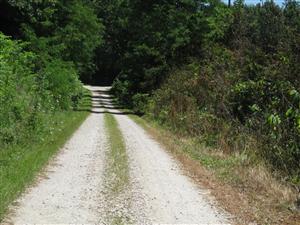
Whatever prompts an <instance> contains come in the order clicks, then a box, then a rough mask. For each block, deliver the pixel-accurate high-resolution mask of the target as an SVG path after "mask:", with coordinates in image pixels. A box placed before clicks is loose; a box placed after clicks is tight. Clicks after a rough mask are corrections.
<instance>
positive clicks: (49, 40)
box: [0, 0, 103, 148]
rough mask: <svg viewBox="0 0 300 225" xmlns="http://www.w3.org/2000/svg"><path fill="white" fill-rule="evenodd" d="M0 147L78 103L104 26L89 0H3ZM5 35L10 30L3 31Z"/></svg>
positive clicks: (33, 134) (36, 131) (0, 8)
mask: <svg viewBox="0 0 300 225" xmlns="http://www.w3.org/2000/svg"><path fill="white" fill-rule="evenodd" d="M0 20H1V27H0V31H2V32H4V34H3V33H0V121H1V122H0V148H2V147H5V146H10V145H13V144H19V143H22V142H24V141H28V139H32V138H33V139H34V138H36V136H38V134H39V133H40V132H42V131H43V130H44V129H47V130H49V127H45V126H44V125H45V124H48V123H46V122H45V121H46V120H51V118H52V115H53V114H55V112H57V111H68V110H70V109H72V108H74V107H76V105H77V103H78V100H79V99H80V98H81V96H82V95H83V89H82V84H81V82H80V81H79V77H83V76H85V75H87V74H90V73H92V71H93V70H94V65H93V57H94V54H95V53H94V50H95V49H96V47H98V46H99V45H101V43H102V32H103V25H102V24H101V21H100V19H98V18H97V15H96V14H95V12H94V7H93V6H92V4H89V3H88V2H85V1H77V0H74V1H67V2H65V1H0ZM5 35H9V36H10V37H8V36H5Z"/></svg>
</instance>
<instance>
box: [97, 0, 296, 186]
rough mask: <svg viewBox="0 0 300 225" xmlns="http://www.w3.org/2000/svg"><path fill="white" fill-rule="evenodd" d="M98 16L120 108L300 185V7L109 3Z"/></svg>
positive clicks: (290, 2)
mask: <svg viewBox="0 0 300 225" xmlns="http://www.w3.org/2000/svg"><path fill="white" fill-rule="evenodd" d="M99 12H101V13H100V14H101V15H102V16H103V17H102V18H103V23H104V24H105V27H106V33H105V35H104V42H105V45H103V49H102V50H101V51H100V55H101V56H102V58H103V57H104V58H105V59H106V67H107V66H110V68H112V69H111V71H113V73H114V74H117V78H116V79H115V81H114V83H113V91H114V93H115V94H116V96H117V97H118V99H119V101H120V102H121V103H123V104H126V105H127V106H129V107H131V108H133V109H134V110H135V111H136V112H138V113H146V114H149V115H150V116H152V117H153V118H154V119H156V120H158V121H160V122H161V123H163V124H165V125H168V126H169V127H171V128H172V129H173V130H175V131H176V132H180V133H183V134H187V135H192V136H196V137H199V138H200V139H201V140H202V141H204V142H206V143H207V144H208V145H210V146H214V147H216V148H221V149H223V150H225V151H227V152H236V151H239V152H241V151H243V152H246V153H248V154H249V155H256V156H258V157H259V158H262V159H265V162H267V164H268V165H270V166H271V168H273V169H274V170H276V171H279V172H280V173H281V175H283V176H284V177H286V178H288V180H289V181H291V182H293V183H295V184H299V182H300V176H299V175H300V166H299V162H300V78H299V74H300V5H299V2H297V1H294V0H287V1H286V2H285V4H284V5H283V6H279V5H277V4H275V3H274V2H273V1H266V2H264V3H260V4H257V5H245V4H244V2H243V1H239V0H238V1H235V2H234V5H233V6H232V7H228V6H227V5H225V4H224V3H222V2H220V1H197V0H178V1H171V0H165V1H137V0H130V1H122V0H115V1H101V7H100V11H99ZM99 67H101V65H99Z"/></svg>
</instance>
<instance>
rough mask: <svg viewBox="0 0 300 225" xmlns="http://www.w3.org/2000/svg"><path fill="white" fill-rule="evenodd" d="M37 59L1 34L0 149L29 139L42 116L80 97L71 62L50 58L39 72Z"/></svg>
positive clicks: (70, 106)
mask: <svg viewBox="0 0 300 225" xmlns="http://www.w3.org/2000/svg"><path fill="white" fill-rule="evenodd" d="M37 59H38V56H37V55H35V54H33V53H32V52H28V51H25V50H24V43H21V42H17V41H12V40H10V39H9V38H8V37H6V36H4V35H3V34H1V33H0V147H1V146H3V145H9V144H16V143H19V142H21V141H22V140H26V139H31V138H32V137H33V136H34V135H32V132H38V131H39V130H40V129H42V127H43V124H44V123H43V119H46V117H45V116H44V115H46V114H47V113H50V112H53V111H54V110H56V111H59V110H69V109H71V108H72V106H75V105H76V103H77V101H78V98H80V95H81V93H82V85H81V83H80V82H79V80H78V75H77V73H76V70H75V69H74V67H73V66H72V64H71V63H67V62H63V61H61V60H54V59H53V60H51V61H50V62H48V63H46V65H45V67H43V68H41V69H38V68H39V67H40V66H37V65H36V64H35V63H36V61H37ZM37 69H38V70H37Z"/></svg>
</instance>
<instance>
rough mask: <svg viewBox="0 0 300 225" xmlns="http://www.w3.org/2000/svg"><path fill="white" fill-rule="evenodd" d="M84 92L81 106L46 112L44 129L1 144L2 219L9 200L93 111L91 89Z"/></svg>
mask: <svg viewBox="0 0 300 225" xmlns="http://www.w3.org/2000/svg"><path fill="white" fill-rule="evenodd" d="M84 93H85V94H84V96H85V97H83V98H82V99H80V100H79V105H78V107H77V110H67V111H62V112H55V113H51V114H49V113H48V114H44V115H43V117H44V118H45V119H44V120H43V122H44V124H43V125H44V127H45V129H43V131H42V132H38V133H37V132H36V133H34V132H32V133H31V136H32V138H30V139H27V140H23V141H22V142H20V143H18V144H15V145H9V146H6V147H5V148H1V151H0V221H1V220H2V219H3V216H4V213H5V212H6V211H7V209H8V206H9V204H11V203H12V202H13V201H14V200H15V199H16V198H17V197H18V196H19V195H20V194H21V193H22V192H23V191H24V190H25V188H26V187H27V186H28V185H30V184H32V182H33V181H34V179H35V177H36V175H37V174H38V172H39V171H41V169H42V168H44V167H45V165H46V164H47V162H48V161H49V159H50V158H51V157H52V156H53V155H54V154H55V153H56V152H57V151H58V150H59V148H60V147H61V146H63V144H64V143H65V142H66V141H67V140H68V139H69V137H70V136H71V135H72V134H73V133H74V131H75V130H76V129H77V128H78V127H79V125H80V124H81V123H82V122H83V121H84V119H85V118H86V117H87V116H88V115H89V112H88V109H90V107H91V98H90V93H89V91H87V90H85V91H84Z"/></svg>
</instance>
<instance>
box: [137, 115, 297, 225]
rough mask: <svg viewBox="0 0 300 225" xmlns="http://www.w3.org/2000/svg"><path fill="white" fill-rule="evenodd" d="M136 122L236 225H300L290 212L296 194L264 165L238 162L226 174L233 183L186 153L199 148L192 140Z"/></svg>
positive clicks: (217, 153)
mask: <svg viewBox="0 0 300 225" xmlns="http://www.w3.org/2000/svg"><path fill="white" fill-rule="evenodd" d="M133 119H135V121H136V122H138V123H139V124H141V125H142V126H143V127H144V128H145V129H146V130H147V131H148V132H149V133H150V134H151V135H152V137H153V138H154V139H156V140H157V141H159V142H160V143H162V144H163V145H164V146H165V148H166V149H167V150H168V151H169V152H170V153H172V155H173V156H174V157H175V158H176V159H177V160H178V161H179V162H180V164H181V165H182V168H183V169H184V171H185V172H186V174H187V175H189V176H190V177H192V178H193V179H194V180H195V181H196V183H197V184H198V185H200V186H202V187H203V186H204V187H206V188H208V189H209V190H210V191H211V193H212V195H213V196H214V197H215V198H216V200H217V202H218V204H219V206H220V207H221V208H223V209H225V210H226V211H227V212H229V213H230V214H231V215H233V216H234V218H233V223H234V224H249V223H254V224H284V225H299V224H300V213H299V212H296V211H293V210H292V209H291V208H292V204H293V202H294V201H295V199H296V198H297V193H296V191H295V190H293V189H292V188H291V187H289V186H287V185H286V184H284V183H282V182H280V181H278V180H277V179H276V178H275V176H274V174H271V173H270V172H269V171H268V169H267V168H266V167H265V166H264V165H263V164H261V163H255V164H254V163H252V162H251V161H249V160H248V161H247V162H245V163H239V162H237V163H236V164H234V166H233V167H231V168H230V169H228V171H227V172H229V177H232V179H228V176H227V177H226V178H225V179H224V177H220V176H219V172H220V171H218V169H215V168H207V166H205V165H203V164H201V163H200V162H199V161H198V160H195V159H193V157H191V155H190V154H188V153H186V152H185V151H184V150H183V149H184V148H186V146H189V147H194V148H199V145H195V144H194V142H193V141H192V140H190V139H186V138H184V137H179V136H176V135H174V134H173V133H171V132H170V131H167V130H165V129H161V128H160V127H157V126H153V124H151V125H149V123H146V122H145V121H144V120H142V119H140V118H137V117H134V116H133ZM201 148H202V149H201V151H203V152H204V154H212V155H213V156H214V157H215V156H216V157H217V158H219V159H224V160H226V159H227V158H228V157H232V156H229V154H228V153H227V152H228V149H225V150H226V151H221V150H220V149H219V150H218V151H206V150H205V149H204V147H203V146H202V147H201ZM236 157H237V158H238V157H239V156H238V155H237V156H236ZM221 169H224V168H221ZM222 171H223V170H222Z"/></svg>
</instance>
